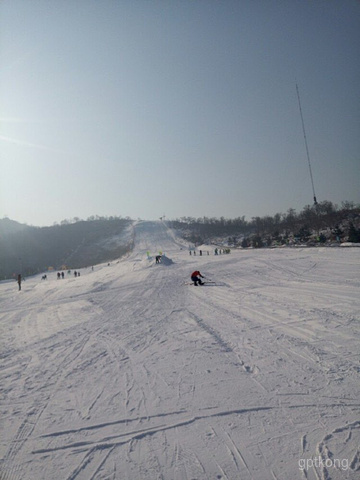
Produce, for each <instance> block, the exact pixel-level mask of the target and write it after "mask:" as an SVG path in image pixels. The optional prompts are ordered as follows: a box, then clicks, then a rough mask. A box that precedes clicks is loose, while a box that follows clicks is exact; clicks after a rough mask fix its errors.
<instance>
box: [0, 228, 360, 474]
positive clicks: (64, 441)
mask: <svg viewBox="0 0 360 480" xmlns="http://www.w3.org/2000/svg"><path fill="white" fill-rule="evenodd" d="M134 233H135V246H134V250H133V252H132V253H131V254H129V255H128V256H127V257H125V258H123V259H121V260H119V261H117V262H112V263H111V264H110V265H107V264H104V265H98V266H95V268H94V271H92V270H91V268H88V269H82V270H80V271H81V276H80V277H78V278H74V277H72V276H66V277H65V279H64V280H57V279H56V273H52V274H49V275H48V277H49V278H48V280H47V281H41V280H40V278H41V276H36V277H33V278H29V279H27V280H26V281H25V282H24V284H23V289H22V291H21V292H18V291H17V285H16V283H15V282H14V283H1V284H0V333H1V340H0V341H1V343H0V348H1V350H0V359H1V363H0V380H1V383H0V385H1V386H0V389H1V398H0V415H1V440H0V458H1V460H0V479H1V480H35V479H36V480H41V479H46V480H48V479H57V480H110V479H112V480H116V479H121V480H123V479H128V480H137V479H146V480H152V479H162V480H168V479H169V480H209V479H215V480H235V479H242V480H248V479H249V480H250V479H255V480H257V479H259V480H263V479H274V480H282V479H283V480H289V479H297V478H298V479H306V480H319V479H321V480H338V479H350V480H355V479H358V478H359V476H360V452H359V439H360V421H359V407H360V396H359V373H360V365H359V337H360V335H359V312H360V300H359V286H360V281H359V265H360V249H356V248H354V249H326V248H319V249H305V248H304V249H301V248H300V249H278V250H247V251H246V250H242V251H232V253H231V254H230V255H218V256H214V255H212V254H211V255H209V256H208V255H204V256H202V257H200V256H199V255H197V256H193V255H192V256H190V255H189V252H188V249H187V245H186V243H185V242H184V241H183V240H181V239H179V238H177V237H176V235H175V233H174V232H173V231H171V230H169V229H168V228H167V227H166V225H165V224H164V223H162V222H137V224H136V225H135V227H134ZM207 249H210V250H211V247H206V246H204V248H203V250H207ZM159 251H162V252H163V253H164V254H165V255H166V257H164V262H163V264H160V265H156V264H155V255H156V254H158V252H159ZM147 252H150V254H151V258H150V259H149V258H147ZM195 269H200V271H201V272H202V273H203V274H204V275H205V276H207V277H208V278H211V279H213V280H215V281H216V283H215V284H209V285H208V286H205V287H197V288H195V287H193V286H192V285H189V284H188V283H189V275H190V273H191V272H192V271H193V270H195ZM315 458H317V459H320V460H321V462H319V461H318V463H317V464H316V465H314V466H311V467H309V468H308V469H306V470H301V469H300V464H299V462H300V461H301V460H302V459H303V460H305V459H315ZM335 459H339V460H342V461H343V463H342V464H337V465H336V466H333V465H334V460H335ZM346 460H347V461H348V463H347V464H345V463H344V462H345V461H346ZM345 465H346V466H347V467H348V468H346V470H345V469H344V468H343V467H344V466H345Z"/></svg>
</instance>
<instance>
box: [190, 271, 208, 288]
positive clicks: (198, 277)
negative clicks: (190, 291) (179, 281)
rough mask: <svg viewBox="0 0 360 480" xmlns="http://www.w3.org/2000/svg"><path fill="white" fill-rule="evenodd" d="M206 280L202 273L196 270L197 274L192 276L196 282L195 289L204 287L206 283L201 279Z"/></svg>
mask: <svg viewBox="0 0 360 480" xmlns="http://www.w3.org/2000/svg"><path fill="white" fill-rule="evenodd" d="M200 277H201V278H205V277H204V276H203V275H201V273H200V272H199V270H195V272H193V273H192V274H191V281H192V282H194V285H195V287H197V286H198V284H199V285H204V282H202V281H201V278H200Z"/></svg>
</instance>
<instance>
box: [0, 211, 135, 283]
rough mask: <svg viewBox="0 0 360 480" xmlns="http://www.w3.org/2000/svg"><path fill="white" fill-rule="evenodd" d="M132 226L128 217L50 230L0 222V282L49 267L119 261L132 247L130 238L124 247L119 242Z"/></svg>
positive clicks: (63, 224)
mask: <svg viewBox="0 0 360 480" xmlns="http://www.w3.org/2000/svg"><path fill="white" fill-rule="evenodd" d="M131 223H132V220H131V219H129V218H128V217H127V218H121V217H95V216H94V217H89V219H88V220H87V221H84V220H80V219H74V220H71V221H70V220H64V221H62V222H61V224H60V225H58V224H56V225H53V226H52V227H29V226H26V225H21V224H19V223H17V222H14V221H12V220H9V219H7V218H5V219H3V220H0V280H3V279H6V278H12V277H13V276H14V274H18V273H22V274H23V275H24V276H28V275H32V274H34V273H38V272H43V271H45V270H47V269H48V268H49V267H53V268H54V269H55V270H58V269H60V268H61V267H63V266H66V267H67V268H82V267H86V266H89V265H93V264H97V263H101V262H106V261H110V260H114V259H116V258H119V257H121V256H122V255H124V254H125V253H126V252H127V251H129V250H130V249H131V248H132V240H131V239H130V238H128V239H124V243H123V244H122V243H120V240H119V238H120V236H121V235H122V234H123V233H124V231H125V229H126V228H127V227H129V225H130V224H131Z"/></svg>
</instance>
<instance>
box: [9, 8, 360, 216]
mask: <svg viewBox="0 0 360 480" xmlns="http://www.w3.org/2000/svg"><path fill="white" fill-rule="evenodd" d="M0 32H1V33H0V74H1V75H0V102H1V110H0V121H1V123H0V167H1V171H0V218H3V217H4V216H5V215H7V216H8V217H9V218H12V219H14V220H17V221H20V222H26V223H29V224H33V225H51V224H52V223H53V222H55V221H58V222H59V221H61V220H63V219H65V218H67V219H69V218H73V217H80V218H87V217H88V216H90V215H122V216H130V217H133V218H142V219H156V218H158V217H159V216H161V215H163V214H165V215H166V216H167V217H168V218H179V217H181V216H194V217H201V216H204V215H206V216H210V217H212V216H213V217H220V216H225V217H227V218H232V217H238V216H243V215H245V216H246V218H247V219H251V217H253V216H263V215H268V214H270V215H273V214H275V213H277V212H286V211H287V210H288V209H289V208H295V209H296V210H298V211H300V210H301V209H302V208H303V207H304V206H305V205H307V204H311V203H312V198H313V194H312V187H311V182H310V176H309V169H308V163H307V156H306V149H305V143H304V137H303V132H302V126H301V117H300V112H299V105H298V100H297V95H296V83H297V84H298V86H299V90H300V96H301V104H302V111H303V116H304V121H305V128H306V135H307V141H308V146H309V152H310V159H311V163H312V171H313V177H314V184H315V192H316V196H317V199H318V201H322V200H330V201H332V202H334V203H337V204H341V202H342V201H345V200H348V201H354V202H356V203H359V202H360V188H359V185H360V113H359V112H360V108H359V107H360V95H359V85H360V60H359V58H360V56H359V53H360V2H358V1H356V0H353V1H352V0H344V1H339V0H324V1H322V0H312V1H310V0H276V1H273V0H264V1H261V0H238V1H231V0H223V1H219V0H206V1H205V0H181V1H177V0H173V1H170V0H167V1H165V0H163V1H157V0H154V1H151V0H146V1H145V0H143V1H140V0H123V1H121V0H118V1H110V0H103V1H101V2H99V1H95V0H94V1H93V0H86V1H85V0H77V1H76V2H71V1H66V0H60V1H59V0H46V1H45V0H41V1H40V0H32V1H31V2H30V1H28V0H22V1H20V0H3V1H2V2H1V3H0Z"/></svg>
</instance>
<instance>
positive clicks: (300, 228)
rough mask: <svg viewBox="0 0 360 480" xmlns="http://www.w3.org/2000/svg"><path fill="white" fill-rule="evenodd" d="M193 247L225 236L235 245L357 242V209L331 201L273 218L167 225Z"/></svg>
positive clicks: (359, 237)
mask: <svg viewBox="0 0 360 480" xmlns="http://www.w3.org/2000/svg"><path fill="white" fill-rule="evenodd" d="M167 223H168V225H169V226H171V227H172V228H174V229H177V230H178V231H180V232H181V233H182V235H183V237H184V238H186V239H187V240H189V241H190V242H192V243H195V244H201V243H205V242H209V241H211V240H212V239H214V238H216V237H223V238H225V237H228V242H227V243H229V244H232V245H235V246H240V245H241V246H243V247H249V246H255V247H262V246H273V245H278V244H283V245H284V244H286V243H289V242H290V241H291V243H298V242H302V243H304V242H305V243H314V242H315V243H316V242H320V243H326V242H333V241H334V242H344V241H349V242H360V206H359V205H355V204H354V203H353V202H343V203H342V205H341V207H339V206H338V205H334V204H333V203H332V202H330V201H327V200H326V201H323V202H320V203H318V204H316V205H306V206H305V207H304V208H303V209H302V211H301V212H299V213H297V212H296V210H295V209H293V208H290V209H289V210H288V211H287V212H286V213H276V214H275V215H274V216H270V215H266V216H264V217H253V218H252V219H251V220H249V221H247V220H245V217H244V216H243V217H237V218H234V219H226V218H224V217H221V218H209V217H201V218H193V217H181V218H180V219H176V220H171V221H168V222H167Z"/></svg>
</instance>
